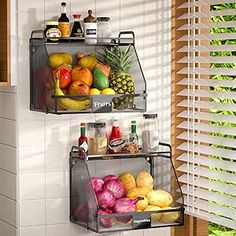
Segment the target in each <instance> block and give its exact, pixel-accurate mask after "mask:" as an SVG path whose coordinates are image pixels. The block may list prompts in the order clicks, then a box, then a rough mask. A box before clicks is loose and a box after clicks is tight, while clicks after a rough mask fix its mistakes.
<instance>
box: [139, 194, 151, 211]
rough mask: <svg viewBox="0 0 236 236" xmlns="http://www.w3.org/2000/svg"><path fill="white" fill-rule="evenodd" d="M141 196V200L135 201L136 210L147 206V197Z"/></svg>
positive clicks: (142, 209)
mask: <svg viewBox="0 0 236 236" xmlns="http://www.w3.org/2000/svg"><path fill="white" fill-rule="evenodd" d="M142 197H143V200H139V201H138V202H137V203H136V211H138V212H139V211H144V210H145V209H146V208H147V206H148V199H147V198H146V197H144V196H142Z"/></svg>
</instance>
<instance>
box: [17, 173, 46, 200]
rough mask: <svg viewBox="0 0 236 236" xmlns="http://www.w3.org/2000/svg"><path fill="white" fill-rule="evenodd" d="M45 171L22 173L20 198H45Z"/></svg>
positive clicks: (20, 177)
mask: <svg viewBox="0 0 236 236" xmlns="http://www.w3.org/2000/svg"><path fill="white" fill-rule="evenodd" d="M45 183H46V179H45V173H34V174H21V175H20V176H19V199H20V200H37V199H45V194H46V193H45Z"/></svg>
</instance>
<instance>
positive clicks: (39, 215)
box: [19, 200, 46, 227]
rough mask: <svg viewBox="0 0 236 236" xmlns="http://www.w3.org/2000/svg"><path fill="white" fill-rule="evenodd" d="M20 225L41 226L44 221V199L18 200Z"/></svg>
mask: <svg viewBox="0 0 236 236" xmlns="http://www.w3.org/2000/svg"><path fill="white" fill-rule="evenodd" d="M19 221H20V227H30V226H42V225H45V223H46V201H45V200H30V201H20V214H19Z"/></svg>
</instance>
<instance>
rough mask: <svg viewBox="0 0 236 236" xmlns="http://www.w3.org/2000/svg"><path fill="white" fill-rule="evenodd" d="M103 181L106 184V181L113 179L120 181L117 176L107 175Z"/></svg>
mask: <svg viewBox="0 0 236 236" xmlns="http://www.w3.org/2000/svg"><path fill="white" fill-rule="evenodd" d="M102 179H103V181H104V182H106V181H108V180H111V179H119V177H118V176H116V175H106V176H104V177H103V178H102Z"/></svg>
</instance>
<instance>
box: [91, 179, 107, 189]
mask: <svg viewBox="0 0 236 236" xmlns="http://www.w3.org/2000/svg"><path fill="white" fill-rule="evenodd" d="M90 181H91V184H92V187H93V189H94V191H95V192H97V191H99V190H101V189H102V186H103V184H104V181H103V180H102V179H101V178H98V177H92V178H91V179H90Z"/></svg>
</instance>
